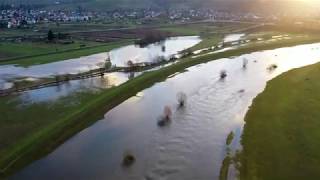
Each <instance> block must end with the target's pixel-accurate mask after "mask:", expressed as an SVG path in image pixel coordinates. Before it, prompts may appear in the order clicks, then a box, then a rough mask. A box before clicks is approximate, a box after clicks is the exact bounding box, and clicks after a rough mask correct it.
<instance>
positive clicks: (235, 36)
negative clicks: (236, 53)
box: [223, 34, 246, 42]
mask: <svg viewBox="0 0 320 180" xmlns="http://www.w3.org/2000/svg"><path fill="white" fill-rule="evenodd" d="M245 35H246V34H229V35H227V36H225V37H224V39H223V41H224V42H233V41H239V40H240V39H241V38H242V37H244V36H245Z"/></svg>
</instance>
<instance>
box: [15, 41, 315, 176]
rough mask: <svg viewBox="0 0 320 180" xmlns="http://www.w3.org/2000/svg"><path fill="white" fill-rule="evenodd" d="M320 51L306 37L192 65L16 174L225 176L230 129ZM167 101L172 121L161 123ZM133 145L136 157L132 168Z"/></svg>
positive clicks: (236, 128)
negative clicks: (268, 89)
mask: <svg viewBox="0 0 320 180" xmlns="http://www.w3.org/2000/svg"><path fill="white" fill-rule="evenodd" d="M319 51H320V44H311V45H301V46H296V47H290V48H281V49H276V50H269V51H263V52H256V53H251V54H247V55H243V56H240V57H234V58H225V59H220V60H216V61H212V62H209V63H206V64H201V65H198V66H194V67H191V68H189V69H188V71H186V72H183V73H180V74H176V75H175V76H172V77H170V78H168V79H167V80H166V81H164V82H161V83H157V84H156V85H154V86H153V87H151V88H148V89H146V90H144V91H142V92H140V93H138V94H137V95H136V96H135V97H132V98H130V99H128V100H127V101H125V102H124V103H122V104H121V105H119V106H117V107H115V108H114V109H112V110H111V111H109V112H108V113H106V114H105V116H104V118H102V119H101V120H100V121H97V122H96V123H95V124H94V125H92V126H91V127H88V128H86V129H84V130H83V131H81V132H79V133H78V134H77V135H75V136H74V137H72V138H71V139H69V140H68V141H67V142H65V143H64V144H62V145H61V146H60V147H58V148H57V149H56V150H55V151H53V152H52V153H50V154H49V155H47V156H46V157H44V158H42V159H40V160H37V161H35V162H33V163H32V164H30V165H29V166H27V167H25V168H24V169H23V170H21V171H20V172H18V173H16V174H15V175H14V176H12V177H11V179H39V180H40V179H108V180H127V179H132V180H136V179H142V180H151V179H154V180H158V179H160V180H162V179H165V180H176V179H183V180H195V179H199V180H200V179H201V180H214V179H219V171H220V167H221V164H222V161H223V158H224V156H225V154H226V138H227V135H228V134H229V133H230V132H231V131H233V132H234V133H235V134H236V138H235V140H234V141H233V144H232V146H234V145H236V144H238V143H239V138H240V135H241V132H242V127H243V124H244V121H243V119H244V116H245V114H246V112H247V110H248V108H249V106H250V105H251V103H252V100H253V99H254V98H255V97H256V96H257V95H258V94H259V93H261V92H262V91H263V90H264V88H265V86H266V83H267V81H269V80H270V79H272V78H274V77H276V76H278V75H280V74H281V73H283V72H286V71H288V70H291V69H293V68H297V67H302V66H306V65H309V64H314V63H316V62H318V61H319V60H320V53H319ZM243 62H247V65H246V68H244V67H243V64H244V63H243ZM272 65H276V66H277V68H274V69H272V68H270V67H271V66H272ZM221 70H226V72H227V77H226V78H225V79H223V80H221V79H220V72H221ZM179 92H184V93H185V94H186V95H187V104H186V107H185V108H178V107H177V100H176V95H177V93H179ZM165 106H169V107H171V109H172V112H173V115H172V122H171V123H170V124H168V125H167V126H166V127H159V126H158V125H157V122H158V120H159V117H161V116H162V115H163V109H164V107H165ZM128 152H130V153H131V154H133V155H134V156H135V157H136V162H135V163H134V164H133V166H132V167H129V168H126V167H123V166H121V163H122V159H123V155H124V154H125V153H128Z"/></svg>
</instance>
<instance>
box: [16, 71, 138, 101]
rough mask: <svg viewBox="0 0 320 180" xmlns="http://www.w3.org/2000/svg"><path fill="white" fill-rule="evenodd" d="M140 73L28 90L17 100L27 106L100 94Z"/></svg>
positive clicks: (120, 74)
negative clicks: (76, 96)
mask: <svg viewBox="0 0 320 180" xmlns="http://www.w3.org/2000/svg"><path fill="white" fill-rule="evenodd" d="M139 74H140V73H120V72H115V73H107V74H105V75H104V76H103V77H93V78H88V79H80V80H72V81H68V82H64V83H61V84H59V85H55V86H50V87H45V88H40V89H35V90H29V91H25V92H22V93H19V95H18V96H17V98H18V99H19V100H20V102H21V103H23V104H25V105H28V104H33V103H41V102H54V101H56V100H59V99H60V98H64V97H67V96H69V95H73V94H75V93H79V92H100V91H101V90H103V89H108V88H111V87H114V86H119V85H120V84H122V83H124V82H126V81H128V80H129V78H131V77H130V76H137V75H139Z"/></svg>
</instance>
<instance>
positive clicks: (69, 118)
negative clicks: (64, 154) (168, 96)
mask: <svg viewBox="0 0 320 180" xmlns="http://www.w3.org/2000/svg"><path fill="white" fill-rule="evenodd" d="M319 40H320V39H319V38H313V39H296V40H295V41H293V40H291V41H286V42H281V43H279V42H278V43H274V44H260V45H257V46H254V47H253V46H250V47H241V48H239V49H235V50H229V51H225V52H221V53H216V54H211V55H205V56H201V57H198V58H196V59H193V58H185V59H182V60H181V61H179V62H177V63H175V64H173V65H171V66H167V67H164V68H161V69H159V70H155V71H151V72H146V73H144V74H143V75H141V76H139V77H137V78H134V79H132V80H130V81H128V82H126V83H124V84H122V85H120V86H118V87H114V88H111V89H108V90H106V91H103V92H101V93H99V94H97V95H94V96H91V97H90V96H88V97H90V98H88V99H87V97H86V96H84V97H82V96H80V97H79V98H80V99H81V98H83V99H84V100H83V101H81V102H82V103H79V104H78V105H77V106H73V107H72V108H70V109H69V110H62V109H63V108H62V109H60V110H61V111H62V112H61V113H58V112H57V111H58V110H59V108H58V110H57V111H55V112H54V111H53V112H52V113H49V114H46V113H45V112H48V111H50V109H54V108H55V107H56V106H58V105H53V106H47V107H46V106H41V107H40V105H35V106H31V107H30V108H29V109H26V110H25V111H24V110H22V112H23V113H21V112H20V110H19V109H18V110H17V109H14V108H15V107H14V108H13V107H11V105H10V107H9V106H8V104H7V103H6V102H7V101H5V102H3V103H1V105H2V106H1V108H0V110H1V111H2V112H1V114H6V115H5V116H1V119H0V121H1V123H3V124H4V125H3V126H0V132H2V130H3V129H4V130H5V129H6V128H7V127H12V128H11V129H10V128H9V129H10V130H9V129H7V130H6V132H7V133H6V134H4V136H5V137H7V139H4V141H5V142H7V144H5V146H3V148H1V150H0V169H5V170H6V171H5V172H3V173H4V174H3V176H5V175H8V174H10V173H12V172H14V171H15V170H17V168H20V167H22V166H24V165H25V164H27V163H29V162H31V161H32V160H34V159H37V158H39V157H41V156H42V155H45V154H46V153H48V152H50V151H52V150H53V149H54V148H55V147H56V146H58V145H60V144H61V143H62V142H64V141H65V140H66V139H68V138H69V137H71V136H72V135H74V134H75V133H77V132H79V131H81V130H82V129H84V128H86V127H88V126H89V125H91V124H92V123H94V122H95V121H96V120H98V119H101V118H102V117H103V115H104V114H105V113H106V112H107V111H109V110H110V109H112V108H113V107H115V106H117V105H119V104H120V103H122V102H124V101H125V100H127V99H128V98H130V97H132V96H134V95H136V94H137V93H138V92H140V91H142V90H143V89H146V88H148V87H151V86H152V85H154V84H155V83H157V82H161V81H163V80H165V79H166V78H167V77H168V76H170V75H172V74H174V73H176V72H180V71H183V70H184V69H186V68H188V67H190V66H194V65H197V64H201V63H205V62H209V61H212V60H216V59H220V58H227V57H230V56H239V55H242V54H245V53H251V52H256V51H259V50H266V49H274V48H279V47H283V46H293V45H298V44H301V43H312V42H318V41H319ZM39 108H40V109H39ZM41 108H48V110H43V109H41ZM60 110H59V111H60ZM42 111H43V112H42ZM39 113H40V114H39ZM41 113H44V114H41ZM26 114H30V116H27V115H26ZM50 115H52V116H50ZM49 116H50V117H49ZM44 118H50V119H51V118H52V119H51V121H50V122H47V121H45V120H43V119H44ZM42 120H43V121H42ZM26 122H28V123H30V124H31V125H32V128H28V127H26V130H24V131H25V133H24V134H23V136H21V137H16V135H15V132H16V130H15V129H14V128H15V127H20V128H21V131H23V130H22V129H24V124H25V123H26ZM26 126H27V125H26ZM17 130H19V128H18V129H17ZM15 137H16V139H15ZM2 143H4V142H0V144H2Z"/></svg>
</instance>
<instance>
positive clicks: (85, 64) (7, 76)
mask: <svg viewBox="0 0 320 180" xmlns="http://www.w3.org/2000/svg"><path fill="white" fill-rule="evenodd" d="M200 41H201V40H200V38H199V37H197V36H186V37H176V38H169V39H167V40H165V41H163V42H161V43H155V44H151V45H149V46H147V47H144V48H140V47H138V46H134V45H129V46H125V47H122V48H119V49H114V50H112V51H110V52H104V53H98V54H94V55H90V56H84V57H80V58H75V59H69V60H65V61H59V62H54V63H49V64H41V65H34V66H30V67H21V66H15V65H3V66H0V89H8V88H10V87H12V83H10V81H12V80H15V79H17V78H20V79H23V78H30V77H31V78H45V77H50V76H55V75H61V74H77V73H80V72H86V71H89V70H93V69H97V68H101V67H104V66H105V63H106V60H107V59H109V56H110V60H111V63H112V64H113V65H116V66H126V63H127V61H129V60H131V61H133V62H134V63H136V62H152V61H154V60H155V59H156V58H159V57H164V58H168V57H170V56H172V55H175V54H178V53H179V52H180V51H182V50H184V49H187V48H190V47H192V46H194V45H196V44H197V43H199V42H200ZM162 47H165V48H164V49H163V48H162Z"/></svg>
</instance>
